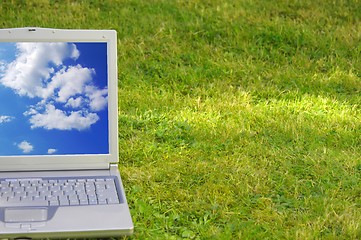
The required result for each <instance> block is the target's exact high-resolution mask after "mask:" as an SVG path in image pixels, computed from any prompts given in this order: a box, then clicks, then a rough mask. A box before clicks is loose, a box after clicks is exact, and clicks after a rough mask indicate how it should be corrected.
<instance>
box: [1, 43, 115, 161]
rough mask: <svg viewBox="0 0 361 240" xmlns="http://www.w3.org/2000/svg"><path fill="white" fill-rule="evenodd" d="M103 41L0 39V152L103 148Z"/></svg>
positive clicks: (97, 151) (69, 151)
mask: <svg viewBox="0 0 361 240" xmlns="http://www.w3.org/2000/svg"><path fill="white" fill-rule="evenodd" d="M107 79H108V76H107V44H106V43H83V42H81V43H70V42H21V43H19V42H18V43H14V42H0V156H19V155H69V154H74V155H78V154H107V153H109V143H108V88H107Z"/></svg>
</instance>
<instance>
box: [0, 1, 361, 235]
mask: <svg viewBox="0 0 361 240" xmlns="http://www.w3.org/2000/svg"><path fill="white" fill-rule="evenodd" d="M360 12H361V3H360V2H359V1H358V0H345V1H341V0H340V1H331V0H324V1H297V0H292V1H286V0H281V1H270V0H264V1H252V0H239V1H231V0H227V1H211V0H208V1H198V0H190V1H172V0H169V1H166V0H164V1H161V0H159V1H154V0H151V1H149V0H139V1H131V0H123V1H55V0H54V1H4V2H3V3H2V4H1V5H0V16H1V18H0V26H1V27H6V28H9V27H23V26H41V27H52V28H91V29H107V28H111V29H116V30H117V31H118V66H119V105H120V106H119V107H120V108H119V140H120V163H121V167H120V170H121V173H122V178H123V181H124V184H125V188H126V192H127V198H128V202H129V205H130V208H131V212H132V216H133V220H134V223H135V234H134V235H133V236H132V237H129V238H127V239H360V238H361V226H360V224H361V211H360V210H361V181H360V180H361V121H360V120H361V107H360V103H361V79H360V77H361V72H360V69H361V68H360V67H361V55H360V54H361V34H360V32H361V17H360V16H361V15H360Z"/></svg>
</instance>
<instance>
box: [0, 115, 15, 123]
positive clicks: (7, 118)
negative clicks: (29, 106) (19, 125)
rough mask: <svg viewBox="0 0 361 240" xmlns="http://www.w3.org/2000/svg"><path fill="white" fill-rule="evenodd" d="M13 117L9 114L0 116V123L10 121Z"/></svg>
mask: <svg viewBox="0 0 361 240" xmlns="http://www.w3.org/2000/svg"><path fill="white" fill-rule="evenodd" d="M13 119H14V117H10V116H0V124H1V123H7V122H11V121H12V120H13Z"/></svg>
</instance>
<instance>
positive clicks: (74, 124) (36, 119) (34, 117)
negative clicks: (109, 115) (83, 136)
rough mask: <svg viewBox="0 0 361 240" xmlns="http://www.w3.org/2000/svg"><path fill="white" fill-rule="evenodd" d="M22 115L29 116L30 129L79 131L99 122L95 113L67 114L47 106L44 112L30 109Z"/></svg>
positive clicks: (49, 105)
mask: <svg viewBox="0 0 361 240" xmlns="http://www.w3.org/2000/svg"><path fill="white" fill-rule="evenodd" d="M40 111H42V112H40ZM24 115H26V116H30V120H29V121H30V123H31V128H44V129H47V130H52V129H58V130H72V129H77V130H79V131H81V130H84V129H87V128H89V126H91V125H92V124H94V123H96V122H97V121H98V120H99V117H98V115H97V114H96V113H89V112H86V111H72V112H70V113H67V112H65V111H63V110H60V109H56V108H55V106H54V105H51V104H47V105H46V106H45V110H44V111H43V109H41V108H39V107H38V109H36V108H31V109H30V110H29V111H27V112H25V113H24Z"/></svg>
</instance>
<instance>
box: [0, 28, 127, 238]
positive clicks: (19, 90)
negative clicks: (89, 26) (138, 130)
mask: <svg viewBox="0 0 361 240" xmlns="http://www.w3.org/2000/svg"><path fill="white" fill-rule="evenodd" d="M116 43H117V38H116V32H115V31H113V30H60V29H45V28H16V29H1V30H0V238H53V237H54V238H63V237H64V238H70V237H76V238H77V237H110V236H119V235H130V234H132V232H133V223H132V219H131V216H130V212H129V208H128V205H127V201H126V197H125V193H124V188H123V185H122V181H121V178H120V175H119V171H118V109H117V106H118V105H117V103H118V98H117V97H118V93H117V89H118V85H117V83H118V79H117V46H116Z"/></svg>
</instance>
